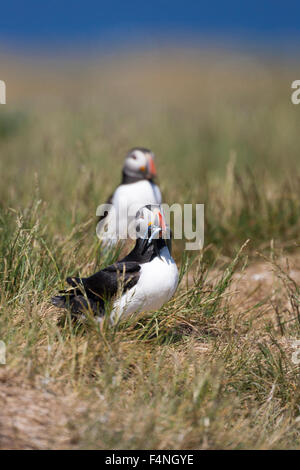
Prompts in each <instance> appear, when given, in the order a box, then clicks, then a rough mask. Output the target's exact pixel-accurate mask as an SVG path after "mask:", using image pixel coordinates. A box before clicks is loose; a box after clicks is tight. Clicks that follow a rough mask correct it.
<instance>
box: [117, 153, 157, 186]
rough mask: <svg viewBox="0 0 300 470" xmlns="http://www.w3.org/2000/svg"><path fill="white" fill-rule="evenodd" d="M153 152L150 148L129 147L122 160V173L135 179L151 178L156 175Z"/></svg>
mask: <svg viewBox="0 0 300 470" xmlns="http://www.w3.org/2000/svg"><path fill="white" fill-rule="evenodd" d="M154 158H155V156H154V153H153V152H151V150H148V149H145V148H141V147H136V148H133V149H131V150H130V151H129V152H128V154H127V156H126V158H125V162H124V166H123V173H124V174H125V175H126V176H130V177H132V178H137V179H141V180H142V179H149V180H151V179H153V178H155V176H156V168H155V164H154Z"/></svg>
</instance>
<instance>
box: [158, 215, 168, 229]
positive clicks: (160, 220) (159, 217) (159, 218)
mask: <svg viewBox="0 0 300 470" xmlns="http://www.w3.org/2000/svg"><path fill="white" fill-rule="evenodd" d="M158 220H159V226H160V228H161V229H162V231H163V232H164V231H165V230H166V223H165V219H164V218H163V216H162V215H161V213H160V212H159V213H158Z"/></svg>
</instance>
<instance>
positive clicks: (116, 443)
mask: <svg viewBox="0 0 300 470" xmlns="http://www.w3.org/2000/svg"><path fill="white" fill-rule="evenodd" d="M226 57H227V58H226V61H224V57H223V60H220V56H219V55H218V54H217V53H215V52H214V51H210V55H209V57H208V55H207V54H204V53H199V52H198V53H196V52H193V53H192V52H188V51H187V52H186V53H185V54H183V53H181V52H180V51H178V52H173V51H171V52H170V54H168V56H162V57H159V56H156V55H155V54H154V53H150V52H149V53H147V54H145V55H144V57H139V56H135V57H126V58H124V57H119V58H118V59H117V60H116V59H115V60H111V61H109V60H108V59H106V62H103V63H102V67H101V69H99V67H98V65H96V64H93V63H86V64H85V65H86V69H85V71H82V70H83V68H82V69H81V73H80V74H79V75H78V76H76V74H75V75H74V74H70V70H71V71H72V70H73V69H72V68H71V67H76V66H75V65H74V64H73V65H72V64H69V68H68V67H67V66H66V65H63V64H59V63H58V64H55V67H54V68H52V69H50V68H48V69H47V66H46V65H45V64H42V63H36V64H35V65H34V68H33V71H31V70H29V69H26V68H25V65H23V69H22V74H21V73H20V70H17V71H16V70H15V71H14V75H13V76H12V77H11V81H10V77H9V70H10V67H9V66H7V68H6V69H5V67H4V69H3V70H7V73H8V77H7V78H5V77H4V78H5V79H6V83H7V88H8V90H9V89H10V83H11V87H12V88H11V89H10V96H11V97H12V98H11V100H12V101H11V104H9V105H6V107H2V108H1V109H0V111H1V113H0V152H1V161H0V171H1V178H2V181H3V184H1V186H0V201H1V203H0V277H1V300H0V339H1V340H3V341H5V343H6V346H7V354H6V355H7V365H6V366H0V396H1V399H2V400H3V403H4V404H5V406H3V407H2V410H1V412H0V416H1V425H0V446H1V447H2V448H77V449H78V448H90V449H94V448H96V449H111V448H119V449H121V448H122V449H140V448H152V449H153V448H156V449H172V448H173V449H216V448H225V449H248V448H256V449H262V448H266V449H274V448H283V449H287V448H289V449H291V448H299V432H300V417H299V416H300V415H299V365H298V364H296V363H295V362H293V360H292V359H293V357H294V356H293V352H295V348H294V346H293V343H294V341H296V340H298V338H299V329H300V313H299V312H300V287H299V280H300V266H299V263H300V258H299V213H300V207H299V206H300V202H299V201H300V193H299V187H300V185H299V178H300V175H299V169H298V166H297V159H298V155H297V148H299V144H300V137H299V131H298V129H299V112H298V109H297V107H296V106H293V105H291V103H290V97H289V95H288V92H287V91H286V89H288V90H289V87H290V83H289V80H290V73H291V70H292V64H291V65H290V66H289V67H290V68H289V69H287V68H286V67H287V66H286V65H284V63H279V62H278V63H273V62H270V61H268V60H267V59H265V61H264V62H263V61H262V60H258V59H255V60H254V58H251V57H248V58H245V57H244V58H241V57H233V56H230V55H227V56H226ZM125 59H126V60H125ZM7 63H8V64H9V63H10V62H7ZM4 64H5V62H4ZM104 65H105V67H104ZM43 68H44V70H45V71H43ZM16 72H18V74H16ZM68 74H70V75H71V78H70V76H69V75H68ZM17 75H20V76H22V77H24V78H23V80H22V81H21V80H17V79H16V76H17ZM214 77H218V80H219V81H218V83H219V86H216V81H215V80H213V78H214ZM253 77H255V80H254V78H253ZM1 78H3V77H1ZM42 83H43V84H44V85H43V86H44V88H43V86H42ZM25 90H26V93H27V95H25ZM79 91H80V93H79ZM134 145H143V146H149V147H150V148H152V149H153V150H154V151H155V153H156V154H157V166H158V170H159V178H160V186H161V188H162V191H163V194H164V199H165V201H166V202H169V203H171V204H172V203H174V202H179V203H184V202H192V203H205V217H206V224H205V249H204V251H203V252H201V253H186V252H184V251H183V243H182V242H180V241H175V242H174V256H175V259H176V261H177V264H178V266H179V268H180V272H181V276H180V278H181V281H180V285H179V288H178V290H177V292H176V295H175V296H174V298H173V299H171V300H170V302H169V303H168V304H166V305H165V306H163V307H162V309H161V310H160V311H157V312H153V313H151V314H149V315H146V316H143V317H141V318H139V319H137V320H135V321H134V320H128V321H127V322H124V323H122V324H120V325H118V326H117V327H113V328H112V327H109V325H108V324H107V323H105V322H104V324H102V325H101V326H100V325H99V324H98V323H97V322H95V321H94V320H93V318H89V319H88V321H87V322H86V323H84V324H78V323H74V322H73V321H71V319H70V317H69V315H68V314H66V315H61V312H59V311H58V310H57V309H55V308H54V307H53V306H51V305H50V303H49V299H50V297H51V295H53V293H55V292H57V290H58V289H60V288H61V287H63V286H64V279H65V278H66V276H67V275H75V274H78V273H80V274H82V275H85V274H88V273H92V272H94V271H95V270H96V269H99V268H100V267H102V266H105V265H106V264H108V263H110V262H111V261H112V260H113V259H115V258H116V257H118V255H119V252H118V250H116V251H115V252H105V253H104V252H103V251H102V250H101V247H100V246H99V243H98V240H97V237H96V234H95V212H96V207H97V205H98V204H99V203H101V202H103V201H104V200H106V198H107V196H108V195H109V194H110V193H111V191H112V190H113V188H114V186H115V185H116V184H117V183H118V181H119V177H120V167H121V164H122V159H123V156H124V154H125V152H126V150H127V149H128V148H130V147H132V146H134ZM286 260H288V263H287V261H286Z"/></svg>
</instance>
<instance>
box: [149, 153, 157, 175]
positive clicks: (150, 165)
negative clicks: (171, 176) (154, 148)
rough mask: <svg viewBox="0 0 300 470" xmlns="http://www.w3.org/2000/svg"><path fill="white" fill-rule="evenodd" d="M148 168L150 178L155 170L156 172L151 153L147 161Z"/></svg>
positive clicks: (154, 173)
mask: <svg viewBox="0 0 300 470" xmlns="http://www.w3.org/2000/svg"><path fill="white" fill-rule="evenodd" d="M148 170H149V175H150V178H154V177H155V176H156V174H157V172H156V168H155V164H154V160H153V157H151V155H150V157H149V161H148Z"/></svg>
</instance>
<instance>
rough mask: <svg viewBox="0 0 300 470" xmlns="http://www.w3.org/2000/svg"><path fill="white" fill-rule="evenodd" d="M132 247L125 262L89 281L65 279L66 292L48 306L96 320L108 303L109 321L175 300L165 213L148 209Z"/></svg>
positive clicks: (141, 217) (174, 268) (137, 223)
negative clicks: (91, 315)
mask: <svg viewBox="0 0 300 470" xmlns="http://www.w3.org/2000/svg"><path fill="white" fill-rule="evenodd" d="M135 230H136V242H135V246H134V248H133V249H132V251H131V252H130V253H129V254H128V255H127V256H125V258H123V259H121V260H120V261H117V262H116V263H114V264H112V265H110V266H107V267H106V268H104V269H102V270H101V271H99V272H97V273H96V274H93V275H92V276H90V277H83V278H81V277H68V278H67V283H68V284H69V285H70V286H71V288H70V289H68V290H63V291H60V292H59V295H56V296H55V297H52V299H51V300H52V304H53V305H55V306H56V307H59V308H64V309H69V310H70V312H71V314H72V315H73V316H75V317H78V316H82V315H83V316H84V315H85V314H86V312H87V310H89V311H90V312H92V313H93V314H94V315H95V316H96V317H97V318H98V319H99V320H100V321H101V320H102V319H103V317H104V315H105V312H106V306H107V302H110V305H111V310H110V322H111V323H112V324H116V323H118V322H119V321H120V320H121V319H124V318H128V317H129V316H132V315H139V314H141V313H143V312H150V311H153V310H158V309H160V308H161V307H162V305H164V304H165V303H166V302H168V300H170V299H171V297H172V296H173V295H174V293H175V291H176V288H177V285H178V269H177V266H176V263H175V261H174V259H173V258H172V255H171V231H170V228H169V226H168V225H167V224H166V219H165V215H164V212H163V208H162V206H161V205H159V204H156V205H154V204H152V205H150V204H147V205H146V206H144V207H142V208H141V209H139V210H138V212H137V214H136V217H135Z"/></svg>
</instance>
